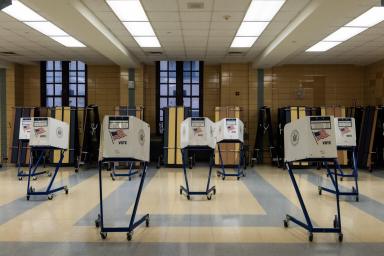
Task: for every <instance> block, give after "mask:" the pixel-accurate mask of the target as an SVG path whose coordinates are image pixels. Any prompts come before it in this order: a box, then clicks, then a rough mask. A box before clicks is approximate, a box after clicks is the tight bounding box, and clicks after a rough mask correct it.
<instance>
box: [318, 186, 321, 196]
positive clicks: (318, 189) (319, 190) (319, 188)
mask: <svg viewBox="0 0 384 256" xmlns="http://www.w3.org/2000/svg"><path fill="white" fill-rule="evenodd" d="M318 190H319V195H321V194H322V189H321V187H319V188H318Z"/></svg>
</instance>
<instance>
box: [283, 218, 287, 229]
mask: <svg viewBox="0 0 384 256" xmlns="http://www.w3.org/2000/svg"><path fill="white" fill-rule="evenodd" d="M283 222H284V227H285V228H287V227H288V221H287V220H283Z"/></svg>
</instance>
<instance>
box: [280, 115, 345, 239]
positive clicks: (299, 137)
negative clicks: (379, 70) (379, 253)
mask: <svg viewBox="0 0 384 256" xmlns="http://www.w3.org/2000/svg"><path fill="white" fill-rule="evenodd" d="M335 125H336V124H335V120H334V117H333V116H306V117H302V118H300V119H298V120H295V121H292V122H291V123H288V124H286V125H285V127H284V158H285V164H286V167H287V169H288V173H289V176H290V178H291V181H292V185H293V187H294V189H295V192H296V195H297V197H298V199H299V203H300V206H301V209H302V211H303V215H304V217H305V221H301V220H299V219H297V218H295V217H293V216H291V215H289V214H287V215H286V218H285V219H284V227H288V223H289V222H294V223H295V224H297V225H299V226H300V227H302V228H304V229H306V230H307V231H308V232H309V236H308V239H309V241H313V233H337V234H338V239H339V241H340V242H341V241H342V240H343V233H342V232H341V221H340V219H341V215H340V201H339V193H336V214H335V217H334V220H333V227H329V228H328V227H326V228H323V227H314V226H313V223H312V220H311V217H310V216H309V213H308V211H307V208H306V206H305V203H304V200H303V197H302V195H301V192H300V189H299V186H298V184H297V182H296V178H295V176H294V174H293V168H294V167H295V166H294V165H293V164H292V162H295V161H307V162H309V163H319V162H320V163H323V164H324V165H325V167H326V169H327V173H328V174H329V176H330V177H331V179H333V181H334V186H335V190H336V191H338V182H337V179H338V178H337V175H338V173H337V165H338V163H337V147H336V135H335ZM329 162H331V163H332V164H333V167H334V172H333V173H332V172H331V171H330V167H329Z"/></svg>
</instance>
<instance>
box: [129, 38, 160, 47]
mask: <svg viewBox="0 0 384 256" xmlns="http://www.w3.org/2000/svg"><path fill="white" fill-rule="evenodd" d="M134 38H135V40H136V42H137V43H138V44H139V45H140V47H153V48H156V47H161V45H160V42H159V40H158V39H157V37H155V36H143V37H140V36H137V37H134Z"/></svg>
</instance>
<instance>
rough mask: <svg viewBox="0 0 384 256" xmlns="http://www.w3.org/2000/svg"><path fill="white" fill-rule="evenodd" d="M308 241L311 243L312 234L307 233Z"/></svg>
mask: <svg viewBox="0 0 384 256" xmlns="http://www.w3.org/2000/svg"><path fill="white" fill-rule="evenodd" d="M308 240H309V242H312V241H313V233H309V236H308Z"/></svg>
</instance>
